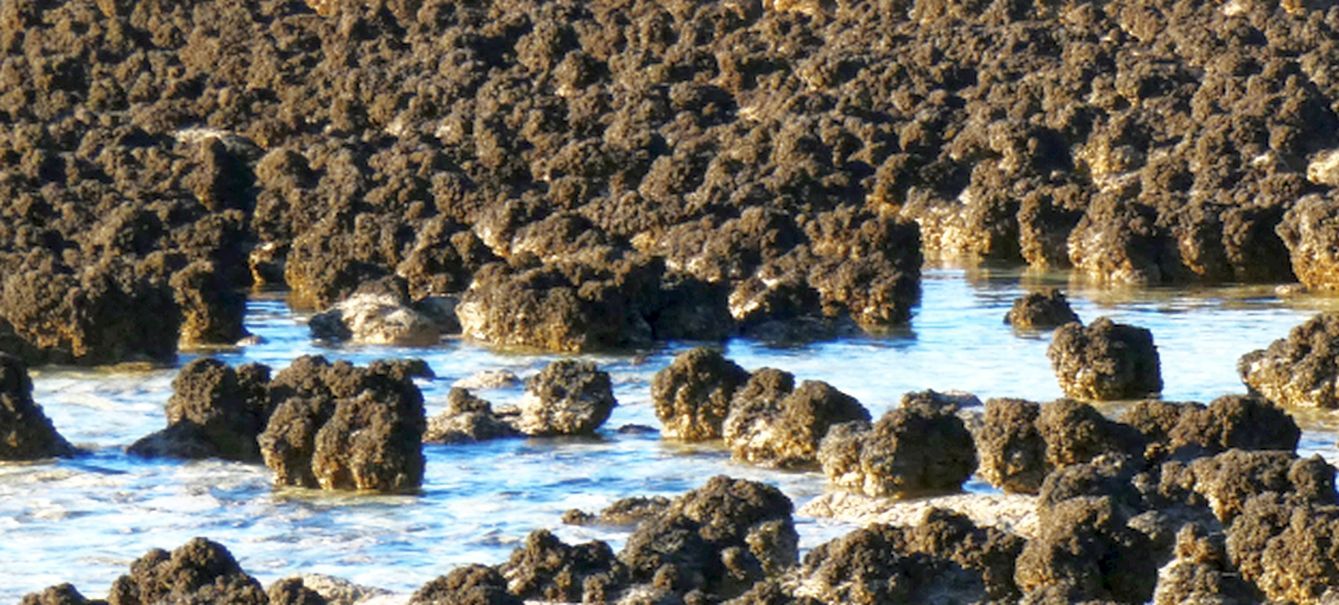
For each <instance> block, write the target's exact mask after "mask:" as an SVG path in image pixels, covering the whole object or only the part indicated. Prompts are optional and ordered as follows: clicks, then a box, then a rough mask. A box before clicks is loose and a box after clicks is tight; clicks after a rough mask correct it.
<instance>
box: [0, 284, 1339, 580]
mask: <svg viewBox="0 0 1339 605" xmlns="http://www.w3.org/2000/svg"><path fill="white" fill-rule="evenodd" d="M1063 279H1064V276H1041V277H1038V276H1027V277H1023V276H1020V274H1019V273H1018V272H1017V271H1010V270H989V269H971V270H963V269H957V268H951V267H946V268H931V269H927V271H926V274H925V277H924V280H923V296H922V302H921V306H920V308H919V309H918V310H917V312H916V316H915V318H914V320H913V321H912V324H911V326H910V327H909V328H907V329H904V330H900V331H896V332H894V333H890V334H886V335H878V336H859V337H851V338H843V339H839V340H836V341H832V342H825V343H819V344H810V345H804V346H779V345H770V344H767V343H762V342H758V341H750V340H744V339H737V340H733V341H731V342H729V343H728V345H727V347H726V354H727V356H729V357H730V358H732V359H734V360H735V361H737V362H738V363H739V364H740V365H743V366H744V367H746V368H748V369H756V368H758V367H762V366H772V367H777V368H781V369H784V370H788V371H790V372H793V373H794V374H795V375H796V377H797V378H800V379H821V380H826V381H828V382H830V383H832V384H833V385H835V386H836V387H838V388H840V389H842V390H844V391H846V392H848V393H850V394H852V395H854V396H856V397H857V398H859V399H860V400H861V401H862V402H863V403H864V404H865V405H866V406H867V407H869V408H870V409H871V411H872V412H873V413H874V414H875V415H876V416H877V415H878V414H879V413H882V412H883V411H885V410H887V409H888V408H889V407H891V406H893V405H895V404H896V402H897V400H898V398H899V397H900V396H901V394H902V393H904V392H906V391H911V390H921V389H926V388H933V389H938V390H953V389H957V390H967V391H971V392H973V393H976V394H977V395H979V396H980V397H982V398H983V399H985V398H987V397H999V396H1013V397H1025V398H1028V399H1034V400H1050V399H1054V398H1056V397H1058V396H1059V395H1060V389H1059V387H1058V386H1057V384H1056V381H1055V378H1054V376H1053V375H1052V373H1051V370H1050V365H1049V362H1048V361H1047V360H1046V347H1047V344H1048V343H1049V335H1047V334H1018V333H1015V332H1014V331H1013V330H1012V329H1011V328H1009V327H1008V326H1006V325H1004V324H1003V323H1002V318H1003V316H1004V313H1005V311H1007V310H1008V307H1009V305H1010V303H1011V301H1012V300H1013V299H1014V298H1015V297H1017V296H1019V295H1020V294H1021V293H1022V292H1024V291H1025V290H1026V288H1027V287H1028V286H1032V285H1037V284H1041V283H1050V282H1054V283H1053V284H1052V285H1060V286H1068V284H1065V283H1064V281H1063ZM1068 292H1069V297H1070V299H1071V302H1072V304H1073V305H1074V308H1075V310H1076V311H1077V312H1078V313H1079V315H1080V316H1081V317H1082V318H1083V319H1084V320H1085V321H1091V320H1093V319H1095V318H1097V317H1098V316H1101V315H1108V316H1111V317H1113V318H1115V319H1117V320H1119V321H1123V322H1128V323H1133V324H1136V325H1140V326H1144V327H1147V328H1149V329H1150V330H1152V331H1153V334H1154V338H1155V341H1156V343H1157V345H1158V349H1159V352H1160V354H1161V358H1162V369H1163V380H1164V382H1165V383H1166V389H1165V391H1164V393H1163V396H1164V398H1166V399H1168V400H1172V401H1185V400H1196V401H1208V400H1210V399H1212V398H1214V397H1217V396H1219V395H1223V394H1227V393H1234V392H1242V391H1243V390H1244V388H1243V387H1242V385H1241V383H1240V382H1239V380H1238V378H1237V374H1236V369H1235V368H1236V360H1237V358H1238V357H1240V356H1241V355H1242V354H1243V353H1246V352H1248V351H1250V350H1252V349H1256V348H1260V347H1263V346H1266V345H1267V344H1268V343H1269V342H1270V341H1272V340H1274V339H1276V338H1279V337H1282V336H1284V335H1286V334H1287V332H1288V330H1289V329H1290V328H1292V326H1294V325H1296V324H1297V323H1300V322H1301V321H1304V320H1305V319H1306V318H1307V317H1309V316H1310V315H1311V314H1313V313H1314V312H1316V311H1317V310H1319V309H1325V308H1333V307H1335V306H1336V305H1337V302H1339V301H1334V300H1328V299H1325V298H1322V297H1289V298H1283V299H1281V298H1279V297H1278V296H1276V295H1275V292H1274V290H1273V289H1272V288H1270V287H1239V288H1231V287H1228V288H1204V289H1198V290H1186V289H1175V290H1172V289H1168V290H1125V291H1110V290H1101V289H1090V288H1087V287H1084V286H1082V285H1075V286H1073V287H1071V288H1069V290H1068ZM248 328H249V329H250V330H251V331H252V332H253V333H254V334H256V335H258V336H260V337H261V339H262V340H261V342H260V343H259V344H256V345H253V346H248V347H246V348H243V349H240V350H235V351H228V352H225V353H223V354H221V355H220V357H222V358H223V359H226V360H227V361H228V362H229V363H234V364H237V363H245V362H250V361H259V362H263V363H267V364H270V365H271V366H274V367H276V369H277V368H282V367H283V366H286V365H287V364H288V362H289V361H290V360H292V359H293V358H294V357H297V356H299V355H303V354H307V353H319V354H323V355H326V356H327V357H330V358H332V359H333V358H339V359H349V360H351V361H355V362H359V363H363V362H366V361H370V360H372V359H377V358H382V357H388V356H402V357H403V356H415V357H422V358H423V359H425V360H427V361H428V363H429V365H431V367H432V369H433V370H434V372H436V374H437V378H435V379H433V380H428V381H421V382H420V386H421V387H422V388H423V390H424V396H425V399H426V400H427V405H428V413H429V415H432V414H435V413H437V412H438V411H440V410H441V409H442V407H444V404H445V399H446V393H447V391H448V390H449V388H450V386H451V384H452V383H454V382H455V381H456V380H459V379H461V378H464V377H466V376H469V375H471V374H474V373H476V372H479V371H482V370H491V369H509V370H511V371H513V372H515V373H516V374H518V375H520V376H522V377H525V376H528V375H529V374H532V373H534V372H537V371H538V370H539V369H540V368H542V367H543V366H544V364H546V363H547V362H548V361H550V360H552V359H554V358H555V357H554V356H551V355H548V356H545V355H525V354H517V353H500V352H497V351H493V350H490V349H488V348H485V347H481V346H478V345H475V344H472V343H467V342H462V341H451V342H448V343H445V344H443V345H441V346H439V347H434V348H430V349H414V348H386V347H364V348H338V349H335V348H326V347H321V346H318V345H316V344H314V343H312V342H311V341H310V339H309V338H308V336H307V331H306V328H305V325H304V320H303V317H301V316H296V315H294V314H293V313H291V312H290V311H289V310H288V309H287V307H286V306H285V305H284V304H283V303H282V302H281V301H277V300H257V301H253V302H252V303H251V304H250V307H249V317H248ZM689 346H691V344H690V343H673V344H670V345H667V346H665V347H663V348H659V349H655V350H648V351H639V352H632V353H628V354H624V355H600V356H591V357H590V358H592V359H594V360H596V361H598V362H599V363H600V364H601V366H602V367H603V368H604V369H606V370H608V371H609V372H610V373H611V374H612V375H613V376H614V382H615V392H616V395H617V397H618V400H619V402H620V406H619V407H618V408H616V410H615V412H614V415H613V418H612V419H611V420H610V422H609V424H608V425H606V429H605V430H604V432H603V434H602V436H601V438H599V439H586V440H577V439H557V440H512V441H500V442H493V443H486V444H479V445H457V446H427V447H426V448H425V453H426V455H427V461H428V464H427V475H426V478H425V483H424V488H423V490H422V493H421V494H418V495H414V496H360V495H330V494H322V493H318V492H312V491H306V490H275V489H273V488H272V487H271V486H270V478H269V473H268V472H267V471H266V469H265V468H264V467H261V466H254V465H245V464H236V463H224V462H189V463H183V462H173V461H163V460H153V461H145V460H140V459H136V458H132V457H129V456H127V455H126V454H125V452H124V448H125V447H126V446H128V445H129V444H130V443H132V442H133V441H134V440H136V439H138V438H139V437H141V436H143V435H146V434H148V433H150V432H153V431H156V430H158V429H160V428H162V426H163V424H164V417H163V404H164V403H165V402H166V401H167V399H168V397H169V396H170V395H171V380H172V377H173V375H174V372H175V370H145V371H127V370H124V369H123V370H118V371H114V372H112V371H90V370H64V369H56V370H51V369H48V370H43V371H41V372H35V373H34V384H35V391H36V392H35V397H36V399H37V401H38V403H40V404H42V405H43V406H44V407H45V409H46V412H47V414H48V415H49V416H50V417H51V418H52V420H53V422H54V423H55V424H56V426H57V427H58V428H59V430H60V431H61V432H62V433H63V434H64V435H65V436H66V437H67V438H68V439H69V440H70V441H72V442H74V443H76V444H78V445H80V446H82V447H85V448H87V449H88V450H90V451H91V454H90V455H88V456H85V457H81V458H78V459H75V460H67V461H58V462H49V463H42V464H33V465H8V466H6V465H0V530H3V532H4V539H3V540H0V602H6V603H7V602H15V601H17V600H18V599H19V597H21V596H22V595H23V594H25V593H28V592H31V591H34V590H39V589H41V588H43V587H45V586H48V585H51V584H55V583H58V582H64V581H69V582H73V583H74V584H75V585H76V586H78V587H79V589H80V590H81V591H82V592H84V593H85V594H86V595H89V596H102V595H103V594H104V593H105V591H106V589H107V587H108V586H110V584H111V582H112V581H113V580H114V579H115V578H116V577H117V576H118V575H120V574H122V573H124V572H125V571H126V569H127V567H128V566H129V564H130V562H131V561H133V560H134V559H135V558H137V557H138V556H140V555H142V554H143V553H144V552H145V551H146V550H148V549H150V548H154V547H162V548H168V549H171V548H174V547H176V546H178V545H180V544H181V543H183V542H185V541H186V540H188V539H189V538H191V537H194V536H207V537H210V538H211V539H214V540H216V541H219V542H221V543H223V544H224V545H226V546H227V547H228V548H229V549H230V550H231V551H232V552H233V554H234V555H236V556H237V558H238V559H239V560H240V562H241V564H242V566H243V567H244V568H245V569H246V570H247V571H248V572H250V573H251V574H253V575H255V576H257V577H258V578H260V579H261V580H262V581H263V582H269V581H272V580H275V579H278V578H280V577H283V576H286V575H289V574H293V573H297V572H318V573H327V574H332V575H338V576H342V577H346V578H349V579H352V580H354V581H357V582H361V583H367V584H372V585H377V586H382V587H385V588H389V589H392V590H397V591H406V592H407V591H412V590H413V589H414V588H416V587H417V586H419V585H421V584H422V583H424V582H426V581H428V580H430V579H432V578H434V577H436V576H438V575H440V574H443V573H445V572H447V571H449V570H450V569H451V568H452V567H453V566H455V565H458V564H462V563H468V562H482V563H496V562H500V561H502V560H504V559H505V558H506V556H507V554H508V553H509V552H510V551H511V549H512V548H514V547H515V546H516V544H517V543H518V542H519V541H521V540H523V539H524V538H525V536H526V534H528V533H529V532H530V531H531V530H533V529H537V528H541V527H547V528H551V529H553V530H554V531H555V533H557V534H558V535H559V536H561V537H562V538H564V539H566V540H568V541H573V540H588V539H594V538H599V539H605V540H609V541H611V542H612V543H613V545H614V546H615V548H617V547H619V546H620V545H621V541H622V539H623V538H625V537H626V536H625V535H624V534H622V533H618V532H613V531H608V530H603V529H597V528H579V527H566V526H563V525H561V523H560V521H559V519H560V517H561V515H562V513H563V511H565V510H567V509H570V508H583V509H587V510H592V509H598V508H600V507H601V506H603V505H605V504H607V503H609V502H611V501H613V500H615V499H617V498H620V497H624V496H630V495H652V494H662V495H674V494H679V493H682V492H684V491H686V490H688V489H691V488H694V487H696V486H698V485H700V484H702V483H703V482H704V481H705V480H706V479H707V478H708V477H710V476H712V475H716V474H729V475H733V476H738V477H747V478H752V479H759V480H764V481H767V482H770V483H772V484H774V485H777V486H778V487H780V488H781V489H783V490H784V491H785V492H786V493H787V494H788V495H790V497H791V498H792V499H793V500H794V501H795V503H796V505H797V507H798V506H799V505H801V504H803V503H804V502H806V501H807V500H809V499H811V498H813V497H814V496H816V495H818V494H820V493H822V492H823V490H824V481H823V479H822V477H821V476H819V475H817V474H814V473H785V472H777V471H768V470H764V469H758V468H753V467H749V466H745V465H741V464H737V463H734V462H732V461H731V460H730V459H729V456H728V455H727V454H726V453H725V452H724V451H722V450H721V448H720V447H719V445H715V444H707V445H696V446H686V445H679V444H674V443H664V442H661V441H660V440H659V438H658V436H656V435H655V434H649V435H647V434H643V435H636V434H619V433H617V432H616V431H615V429H616V428H617V427H619V426H621V425H625V424H644V425H650V426H658V423H657V421H656V419H655V415H654V413H653V411H652V409H651V405H650V393H649V390H650V380H651V377H652V375H654V373H655V372H656V371H657V370H659V369H661V368H663V367H664V366H665V365H667V364H668V363H669V361H670V360H671V359H672V358H673V356H674V355H675V354H676V353H678V352H680V351H682V350H684V349H686V348H688V347H689ZM193 357H194V356H193V355H183V356H182V358H181V360H180V361H181V363H185V362H186V361H189V360H190V359H191V358H193ZM479 394H480V395H482V396H483V397H485V398H487V399H489V400H490V401H492V402H493V403H495V404H498V403H510V402H513V401H515V400H517V399H519V397H520V395H521V390H520V388H519V387H515V388H508V389H500V390H489V391H480V392H479ZM1118 406H1119V404H1115V405H1113V407H1112V408H1111V410H1112V411H1114V409H1115V408H1116V407H1118ZM1299 421H1300V422H1302V423H1303V425H1304V427H1305V428H1306V429H1307V430H1306V431H1305V434H1304V437H1303V444H1302V449H1303V450H1304V451H1306V452H1317V453H1320V454H1321V455H1323V456H1325V457H1326V458H1327V459H1329V460H1330V461H1331V462H1332V463H1335V462H1339V449H1336V447H1335V440H1336V436H1337V435H1339V418H1336V417H1335V415H1332V414H1329V413H1317V414H1309V415H1306V416H1304V417H1301V418H1299ZM968 489H971V490H980V491H985V490H988V489H989V488H988V487H986V486H984V485H983V484H981V483H980V482H978V481H973V482H972V483H970V484H969V485H968ZM797 522H798V528H799V530H800V534H801V540H802V544H801V546H802V548H809V547H812V546H813V545H815V544H817V543H820V542H822V541H824V540H826V539H828V538H830V537H832V536H834V535H837V534H839V533H841V532H843V531H845V530H846V529H847V527H845V526H844V525H842V524H840V523H835V522H829V521H822V520H814V519H807V518H798V519H797Z"/></svg>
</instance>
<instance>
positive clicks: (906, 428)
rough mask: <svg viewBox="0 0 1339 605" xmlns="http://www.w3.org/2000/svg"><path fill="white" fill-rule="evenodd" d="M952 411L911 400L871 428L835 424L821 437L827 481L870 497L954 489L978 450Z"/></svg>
mask: <svg viewBox="0 0 1339 605" xmlns="http://www.w3.org/2000/svg"><path fill="white" fill-rule="evenodd" d="M953 411H954V410H946V409H941V408H933V407H930V406H927V405H916V404H915V403H914V402H913V403H912V404H911V405H904V406H903V407H901V408H898V409H896V410H892V411H889V412H888V413H887V414H884V416H883V417H882V418H880V419H879V420H878V421H877V422H875V423H874V424H873V426H872V427H871V426H868V425H864V426H863V427H862V426H861V424H860V423H853V424H843V425H838V426H837V427H834V428H833V429H830V430H829V431H828V434H827V437H825V438H824V439H823V442H822V447H821V449H820V450H819V452H818V460H819V461H820V462H821V463H822V465H823V472H824V473H825V474H826V475H827V476H828V480H829V481H830V482H832V483H834V484H836V485H839V486H842V487H845V488H848V489H852V490H856V491H861V492H864V493H865V494H867V495H870V496H876V497H883V496H895V497H905V496H912V495H920V494H926V493H942V492H953V491H957V490H958V489H960V488H961V487H962V484H963V482H965V481H967V479H968V478H969V477H971V476H972V473H973V472H974V471H975V470H976V449H975V444H974V443H973V441H972V434H971V433H970V432H969V431H968V430H967V427H966V426H965V425H964V424H963V422H962V420H961V419H960V418H958V417H957V416H956V415H954V413H953ZM862 428H863V430H861V429H862Z"/></svg>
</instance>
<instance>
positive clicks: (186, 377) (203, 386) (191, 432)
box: [129, 358, 271, 462]
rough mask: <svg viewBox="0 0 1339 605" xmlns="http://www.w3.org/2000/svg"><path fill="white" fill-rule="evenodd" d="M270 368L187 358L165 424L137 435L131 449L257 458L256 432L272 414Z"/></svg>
mask: <svg viewBox="0 0 1339 605" xmlns="http://www.w3.org/2000/svg"><path fill="white" fill-rule="evenodd" d="M269 381H270V369H269V368H268V367H266V366H263V365H260V364H248V365H245V366H242V367H240V368H237V369H235V370H234V369H233V368H232V367H230V366H228V365H227V364H225V363H223V362H221V361H217V360H215V359H209V358H203V359H197V360H195V361H192V362H191V363H188V364H186V366H185V367H183V368H182V369H181V371H180V372H178V373H177V377H176V378H175V379H173V381H172V398H171V399H169V400H168V402H167V428H166V429H163V430H162V431H159V432H157V433H154V434H152V435H149V436H146V437H144V438H142V439H140V440H139V441H136V442H135V443H134V444H132V445H131V446H130V448H129V450H130V453H132V454H136V455H140V456H149V457H156V456H167V457H173V458H223V459H225V460H241V461H248V462H259V461H260V460H261V456H260V446H259V444H258V443H257V442H256V438H257V437H258V436H259V435H260V432H261V431H262V430H264V428H265V423H266V421H267V420H268V419H269V415H270V411H271V408H270V399H269V392H268V386H269Z"/></svg>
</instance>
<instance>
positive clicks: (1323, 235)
mask: <svg viewBox="0 0 1339 605" xmlns="http://www.w3.org/2000/svg"><path fill="white" fill-rule="evenodd" d="M1278 233H1279V236H1280V237H1281V238H1283V243H1284V244H1285V245H1287V246H1288V252H1289V257H1290V258H1291V259H1292V268H1293V273H1296V274H1297V279H1298V280H1300V281H1301V282H1302V283H1303V284H1306V286H1307V287H1309V288H1314V289H1317V290H1335V289H1339V200H1336V198H1335V197H1334V195H1333V194H1331V195H1329V196H1321V195H1310V196H1307V197H1304V198H1302V199H1300V200H1298V201H1297V203H1296V204H1293V206H1292V208H1290V209H1289V210H1288V212H1287V213H1286V214H1284V215H1283V222H1282V223H1280V224H1279V226H1278Z"/></svg>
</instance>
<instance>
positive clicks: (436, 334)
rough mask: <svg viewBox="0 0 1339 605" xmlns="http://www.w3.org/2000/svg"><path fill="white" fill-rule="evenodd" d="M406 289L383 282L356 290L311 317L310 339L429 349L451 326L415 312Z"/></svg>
mask: <svg viewBox="0 0 1339 605" xmlns="http://www.w3.org/2000/svg"><path fill="white" fill-rule="evenodd" d="M407 288H408V285H407V284H406V283H405V281H404V280H402V279H399V278H384V279H381V280H377V281H373V282H368V283H366V284H363V285H361V286H359V287H358V289H357V290H355V291H354V293H353V294H352V295H351V296H350V297H349V298H347V299H344V300H342V301H340V302H338V303H336V304H335V306H334V307H332V308H331V309H329V310H327V311H325V312H323V313H319V314H317V315H314V316H312V318H311V320H310V321H309V322H308V325H309V326H310V327H311V332H312V336H313V337H315V338H318V339H322V340H328V341H334V342H340V341H350V342H354V343H360V344H373V345H393V346H409V347H412V346H432V345H435V344H437V343H438V342H439V341H440V340H441V338H442V335H443V334H444V333H446V332H447V331H448V330H449V329H450V328H451V326H450V325H443V322H441V321H438V320H437V319H436V318H434V317H433V316H432V315H431V314H429V313H424V312H422V311H420V310H418V309H417V308H415V305H414V303H413V301H411V300H410V298H409V292H408V290H407Z"/></svg>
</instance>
